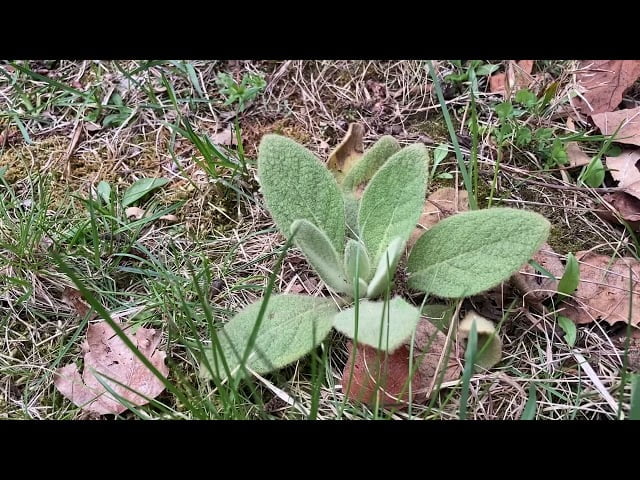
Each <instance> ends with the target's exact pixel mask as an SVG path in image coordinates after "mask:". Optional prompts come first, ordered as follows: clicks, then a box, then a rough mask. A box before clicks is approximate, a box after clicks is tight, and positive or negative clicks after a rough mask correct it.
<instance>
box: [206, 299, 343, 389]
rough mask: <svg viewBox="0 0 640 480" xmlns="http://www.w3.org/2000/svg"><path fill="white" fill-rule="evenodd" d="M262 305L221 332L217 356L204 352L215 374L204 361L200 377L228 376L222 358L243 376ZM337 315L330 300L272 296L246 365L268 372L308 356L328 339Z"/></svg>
mask: <svg viewBox="0 0 640 480" xmlns="http://www.w3.org/2000/svg"><path fill="white" fill-rule="evenodd" d="M260 306H261V304H260V302H257V303H253V304H251V305H249V306H248V307H246V308H245V309H244V310H242V311H241V312H240V313H238V314H237V315H236V316H235V317H233V318H232V319H231V320H230V321H229V322H228V323H227V324H226V325H225V326H224V328H223V329H222V330H220V331H218V339H219V340H220V344H221V347H222V351H217V352H216V353H217V354H214V352H213V351H212V350H207V352H205V355H206V357H207V360H208V363H209V365H210V366H211V369H212V370H213V372H211V371H210V370H209V368H207V365H206V363H205V362H203V363H202V365H201V366H200V374H201V376H203V377H205V378H210V377H211V373H213V374H214V375H215V376H216V377H218V378H219V379H221V380H224V379H225V378H226V377H227V375H226V371H225V369H224V367H223V364H222V356H224V359H225V360H226V362H227V366H228V367H229V370H230V371H231V373H232V375H234V376H235V375H240V374H241V372H242V369H241V368H238V367H239V366H240V361H241V359H242V356H243V355H244V352H245V349H246V348H247V345H248V341H249V339H250V337H251V332H252V331H253V328H254V326H255V324H256V321H257V318H258V313H259V312H260ZM335 312H336V306H335V304H334V303H333V302H332V301H330V300H327V299H323V298H316V297H308V296H301V295H273V296H272V297H271V298H270V299H269V304H268V305H267V308H266V311H265V313H264V316H263V318H262V323H261V324H260V328H259V330H258V334H257V336H256V339H255V342H254V345H253V347H252V349H251V352H250V354H249V358H248V360H247V363H246V366H247V367H248V368H250V369H251V370H254V371H255V372H257V373H267V372H270V371H272V370H276V369H278V368H282V367H284V366H285V365H288V364H289V363H291V362H295V361H296V360H298V359H299V358H301V357H303V356H305V355H306V354H307V353H309V352H310V351H311V350H312V349H313V348H314V347H316V346H317V345H319V344H320V342H322V340H323V339H324V338H325V337H326V336H327V334H328V333H329V331H330V330H331V326H332V323H333V317H334V316H335Z"/></svg>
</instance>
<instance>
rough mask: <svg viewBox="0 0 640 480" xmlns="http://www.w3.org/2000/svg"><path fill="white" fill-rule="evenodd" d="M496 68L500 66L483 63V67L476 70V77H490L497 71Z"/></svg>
mask: <svg viewBox="0 0 640 480" xmlns="http://www.w3.org/2000/svg"><path fill="white" fill-rule="evenodd" d="M498 68H500V65H492V64H490V63H485V64H484V65H480V66H479V67H478V68H476V75H478V76H479V77H484V76H487V75H491V74H492V73H493V72H495V71H496V70H498Z"/></svg>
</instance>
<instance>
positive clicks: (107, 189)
mask: <svg viewBox="0 0 640 480" xmlns="http://www.w3.org/2000/svg"><path fill="white" fill-rule="evenodd" d="M96 190H97V191H98V196H99V197H100V198H101V199H102V201H103V202H104V203H105V204H106V205H109V204H110V203H111V186H110V185H109V184H108V183H107V182H105V181H104V180H102V181H100V183H98V187H97V189H96Z"/></svg>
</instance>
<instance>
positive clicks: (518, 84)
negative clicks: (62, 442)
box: [489, 60, 534, 98]
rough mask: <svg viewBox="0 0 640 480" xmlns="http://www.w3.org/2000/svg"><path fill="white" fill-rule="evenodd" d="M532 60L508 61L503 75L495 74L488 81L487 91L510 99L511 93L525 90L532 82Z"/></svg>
mask: <svg viewBox="0 0 640 480" xmlns="http://www.w3.org/2000/svg"><path fill="white" fill-rule="evenodd" d="M533 62H534V61H533V60H520V61H519V62H517V63H516V62H515V61H514V60H509V62H508V63H507V68H506V71H505V72H504V73H495V74H493V75H491V78H490V79H489V91H490V92H491V93H496V94H501V95H505V96H506V97H507V98H509V97H511V94H512V93H515V92H517V91H518V90H522V89H523V88H527V87H528V86H529V85H531V83H532V82H533V77H532V76H531V72H532V71H533Z"/></svg>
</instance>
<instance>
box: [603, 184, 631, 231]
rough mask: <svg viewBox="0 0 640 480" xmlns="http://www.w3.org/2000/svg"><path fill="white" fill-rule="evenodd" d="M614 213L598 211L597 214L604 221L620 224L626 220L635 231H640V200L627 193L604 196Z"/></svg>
mask: <svg viewBox="0 0 640 480" xmlns="http://www.w3.org/2000/svg"><path fill="white" fill-rule="evenodd" d="M602 199H603V200H604V201H605V202H607V203H608V204H609V206H610V208H611V209H612V210H613V211H609V210H597V211H596V214H597V215H598V216H599V217H601V218H603V219H604V220H606V221H608V222H611V223H615V224H620V223H621V222H620V220H619V218H621V219H622V220H624V221H625V222H626V223H627V224H629V226H630V227H631V228H632V229H633V230H634V231H639V230H640V199H638V198H636V197H634V196H633V195H629V194H628V193H625V192H613V193H607V194H605V195H603V196H602Z"/></svg>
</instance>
